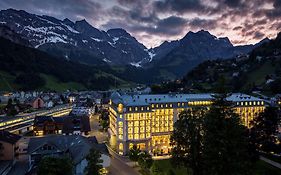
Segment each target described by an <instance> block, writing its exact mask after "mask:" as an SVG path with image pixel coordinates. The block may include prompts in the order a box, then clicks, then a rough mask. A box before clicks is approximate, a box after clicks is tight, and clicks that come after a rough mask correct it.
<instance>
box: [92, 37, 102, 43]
mask: <svg viewBox="0 0 281 175" xmlns="http://www.w3.org/2000/svg"><path fill="white" fill-rule="evenodd" d="M91 39H92V40H94V41H96V42H102V41H103V40H101V39H98V38H93V37H91Z"/></svg>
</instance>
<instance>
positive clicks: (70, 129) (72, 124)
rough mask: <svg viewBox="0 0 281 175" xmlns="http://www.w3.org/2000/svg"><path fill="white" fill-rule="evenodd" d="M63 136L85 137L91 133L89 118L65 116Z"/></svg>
mask: <svg viewBox="0 0 281 175" xmlns="http://www.w3.org/2000/svg"><path fill="white" fill-rule="evenodd" d="M63 120H64V121H63V130H62V132H63V134H66V135H83V136H86V135H88V134H89V132H90V131H91V126H90V120H89V116H87V115H82V116H66V117H64V119H63Z"/></svg>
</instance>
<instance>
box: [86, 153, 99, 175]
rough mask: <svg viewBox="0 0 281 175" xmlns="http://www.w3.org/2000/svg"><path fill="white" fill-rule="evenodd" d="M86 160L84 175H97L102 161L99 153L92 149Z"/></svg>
mask: <svg viewBox="0 0 281 175" xmlns="http://www.w3.org/2000/svg"><path fill="white" fill-rule="evenodd" d="M86 160H87V161H88V165H87V167H86V168H85V174H86V175H99V174H100V171H101V169H102V168H103V167H102V162H103V160H102V159H101V153H100V152H99V151H97V150H96V149H94V148H92V149H91V150H90V153H89V154H88V155H87V157H86Z"/></svg>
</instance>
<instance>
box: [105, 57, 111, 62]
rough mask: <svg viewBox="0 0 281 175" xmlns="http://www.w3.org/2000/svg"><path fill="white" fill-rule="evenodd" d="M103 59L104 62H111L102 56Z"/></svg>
mask: <svg viewBox="0 0 281 175" xmlns="http://www.w3.org/2000/svg"><path fill="white" fill-rule="evenodd" d="M103 61H104V62H106V63H111V61H110V60H108V59H106V58H104V59H103Z"/></svg>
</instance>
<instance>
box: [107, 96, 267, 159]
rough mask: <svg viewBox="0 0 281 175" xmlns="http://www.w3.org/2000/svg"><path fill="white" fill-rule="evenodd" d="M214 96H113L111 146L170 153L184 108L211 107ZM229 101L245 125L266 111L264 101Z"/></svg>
mask: <svg viewBox="0 0 281 175" xmlns="http://www.w3.org/2000/svg"><path fill="white" fill-rule="evenodd" d="M212 99H213V97H212V94H161V95H120V94H118V93H113V94H112V97H111V100H110V107H109V115H110V116H109V119H110V124H109V135H110V144H111V146H112V147H113V148H114V149H115V150H116V151H117V152H118V153H119V154H121V155H126V154H127V153H128V152H129V150H130V148H131V147H132V146H133V145H137V146H138V147H139V148H140V149H141V150H146V151H148V152H150V153H152V154H153V155H163V154H169V153H170V150H171V146H170V136H171V134H172V132H173V129H174V128H173V127H174V123H175V122H176V121H177V119H178V115H179V114H180V112H181V111H183V110H185V109H190V108H192V107H195V106H196V107H198V106H206V107H208V106H210V105H211V103H212ZM227 100H228V101H230V102H232V103H233V110H234V111H235V112H236V113H237V114H239V116H240V117H241V120H242V122H243V124H244V125H246V126H247V127H249V125H250V121H251V120H253V118H254V117H255V116H256V115H257V114H258V113H260V112H262V111H263V110H264V108H265V104H264V101H263V100H262V99H259V98H256V97H253V96H249V95H246V94H240V93H239V94H238V93H237V94H232V95H231V96H229V97H227Z"/></svg>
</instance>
